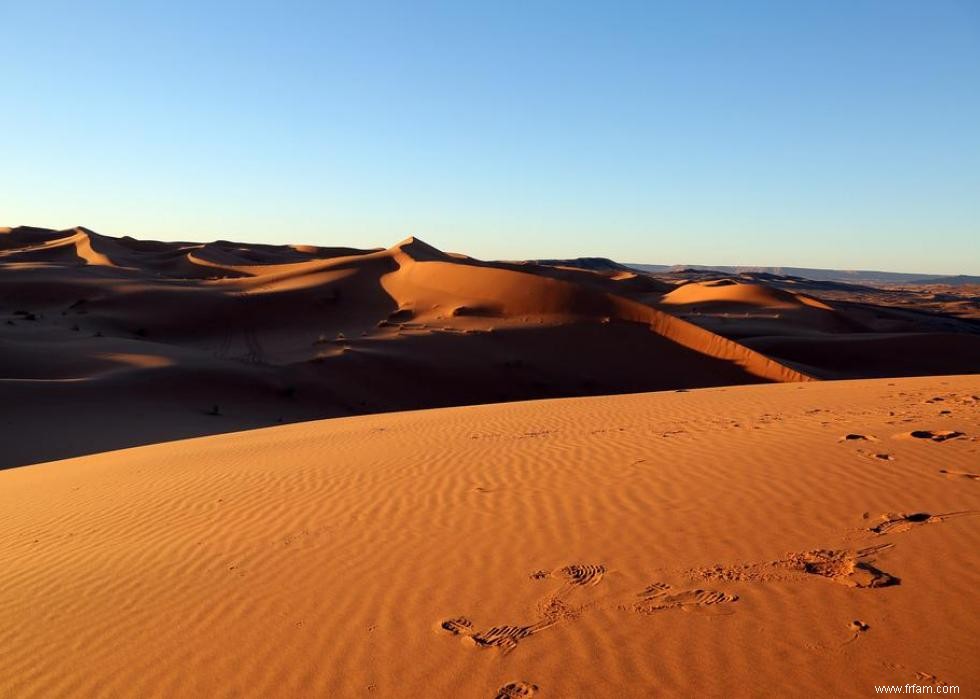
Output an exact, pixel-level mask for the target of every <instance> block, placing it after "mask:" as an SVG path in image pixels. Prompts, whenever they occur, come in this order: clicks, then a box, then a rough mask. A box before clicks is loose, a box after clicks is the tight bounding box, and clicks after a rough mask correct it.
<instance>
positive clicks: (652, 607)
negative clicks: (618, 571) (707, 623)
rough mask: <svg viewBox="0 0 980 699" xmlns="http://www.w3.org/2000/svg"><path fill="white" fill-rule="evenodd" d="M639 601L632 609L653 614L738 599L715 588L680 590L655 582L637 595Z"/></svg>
mask: <svg viewBox="0 0 980 699" xmlns="http://www.w3.org/2000/svg"><path fill="white" fill-rule="evenodd" d="M637 596H638V597H640V598H641V599H640V601H639V602H635V603H634V604H633V611H634V612H639V613H641V614H653V613H654V612H659V611H663V610H665V609H683V610H685V611H695V610H698V609H699V608H703V607H711V606H714V605H717V604H725V603H728V602H735V601H737V600H738V595H727V594H725V593H724V592H717V591H715V590H700V589H698V590H681V591H679V592H678V591H674V589H673V588H672V587H671V586H670V585H668V584H666V583H660V582H656V583H653V584H652V585H650V586H649V587H647V588H646V589H645V590H643V592H641V593H639V594H638V595H637Z"/></svg>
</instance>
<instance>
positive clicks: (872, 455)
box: [858, 449, 895, 461]
mask: <svg viewBox="0 0 980 699" xmlns="http://www.w3.org/2000/svg"><path fill="white" fill-rule="evenodd" d="M858 453H859V454H860V455H861V456H863V457H865V458H868V459H875V460H877V461H894V460H895V457H894V456H892V455H891V454H889V453H887V452H883V451H867V450H866V449H858Z"/></svg>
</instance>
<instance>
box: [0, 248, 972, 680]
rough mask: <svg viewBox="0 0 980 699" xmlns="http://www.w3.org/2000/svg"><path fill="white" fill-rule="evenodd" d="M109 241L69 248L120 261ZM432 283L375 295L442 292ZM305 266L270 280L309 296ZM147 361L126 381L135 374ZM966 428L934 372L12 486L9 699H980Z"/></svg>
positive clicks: (178, 453)
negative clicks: (883, 697)
mask: <svg viewBox="0 0 980 699" xmlns="http://www.w3.org/2000/svg"><path fill="white" fill-rule="evenodd" d="M52 247H53V248H54V247H55V246H54V245H52ZM97 248H98V246H93V248H92V249H91V250H90V249H89V248H88V247H86V246H85V244H84V243H82V242H79V241H77V240H76V241H74V242H73V241H66V242H61V243H58V244H57V247H56V248H55V249H56V250H62V249H64V250H65V252H57V254H59V255H61V254H64V255H68V254H71V255H76V256H84V257H85V259H86V260H87V261H88V263H89V265H88V266H98V265H104V264H108V263H107V262H106V261H105V260H104V259H103V256H105V257H108V258H109V260H111V263H112V264H120V261H119V260H118V259H117V258H118V257H119V256H120V253H118V252H116V251H114V250H112V249H105V250H101V251H100V250H98V249H97ZM53 254H54V253H52V256H53ZM195 254H196V255H200V256H201V257H202V259H204V253H202V252H198V253H195ZM208 259H210V260H211V263H212V264H222V265H225V266H235V267H241V266H243V265H239V264H238V263H237V261H236V260H229V259H226V258H224V257H222V256H221V255H218V254H214V255H211V256H210V257H209V258H208ZM377 259H379V260H382V261H381V262H375V263H373V264H385V265H387V264H389V262H388V260H390V259H391V257H390V256H389V257H379V258H377ZM232 262H235V263H236V264H234V265H233V264H231V263H232ZM283 264H284V265H287V266H288V264H289V262H288V261H287V262H284V263H283ZM424 264H430V263H429V262H420V263H418V268H417V273H411V274H408V275H404V276H402V275H400V273H399V271H398V270H394V269H393V270H392V271H391V272H389V274H391V275H393V276H391V277H390V278H387V279H386V280H385V287H386V288H388V289H390V292H391V294H392V295H393V296H394V297H395V298H396V299H397V298H400V297H402V295H407V294H408V291H407V290H408V289H409V288H417V289H427V290H430V291H431V292H432V293H433V294H440V296H439V297H440V298H444V296H442V295H443V294H445V293H447V292H446V291H445V290H444V289H442V288H441V287H440V283H441V282H442V280H445V279H446V278H447V274H444V272H447V270H444V269H441V268H437V267H432V268H426V267H423V265H424ZM431 264H436V265H452V264H455V263H453V262H446V261H444V260H439V261H433V262H431ZM311 266H313V265H311ZM400 269H401V270H402V271H403V269H404V268H403V267H402V268H400ZM331 270H332V271H331ZM337 272H338V270H334V269H333V268H332V267H330V265H325V269H324V270H323V271H318V272H312V271H311V272H310V274H334V273H337ZM430 272H431V274H432V275H433V276H432V277H431V278H430V277H428V276H427V275H429V274H430ZM498 272H499V270H496V269H491V270H490V271H489V272H488V273H490V274H497V273H498ZM499 273H500V274H504V273H503V272H499ZM290 274H291V273H290V272H288V271H286V272H285V273H284V276H283V277H282V279H281V280H280V281H277V282H274V284H281V285H284V287H290V286H292V287H295V288H297V289H299V288H303V287H302V284H300V281H299V278H294V277H291V276H290ZM508 279H509V278H508V277H506V275H504V277H503V278H501V279H499V280H497V281H495V282H494V284H496V285H497V288H500V286H501V285H505V284H506V283H507V281H508ZM456 281H458V282H459V285H458V286H457V287H455V288H457V289H459V290H460V291H459V293H460V294H461V298H460V300H459V302H458V303H460V304H463V303H464V299H463V298H462V297H465V303H470V304H472V303H474V300H475V298H474V297H475V295H476V291H472V290H471V289H470V288H468V287H466V285H465V283H464V281H465V280H456ZM545 286H547V287H548V288H549V289H552V291H553V292H554V294H555V296H554V299H555V300H554V301H553V303H555V304H558V305H559V306H561V307H564V304H566V303H569V300H568V299H567V298H564V297H562V295H563V294H566V293H570V292H568V290H567V289H566V287H564V286H560V285H559V286H556V287H554V288H552V287H551V286H550V285H549V284H545ZM256 292H257V293H258V292H259V290H258V289H256ZM147 293H148V294H151V292H149V291H148V292H147ZM420 293H421V292H420ZM515 296H519V295H516V294H515ZM260 298H261V294H260ZM415 298H423V297H422V296H421V295H420V296H417V297H415ZM583 298H584V297H583ZM591 298H592V297H589V299H591ZM675 298H680V295H678V296H677V297H675ZM589 299H586V300H583V301H581V303H582V304H583V306H582V307H581V308H583V309H584V310H582V312H583V313H590V312H592V311H591V310H588V309H589V308H590V307H589V304H590V303H592V300H589ZM743 300H744V299H743ZM776 300H777V301H778V302H779V303H786V304H790V305H792V306H793V308H798V309H799V310H801V311H807V312H809V311H810V310H820V308H819V306H814V305H811V304H809V303H807V302H806V301H805V300H804V301H803V302H802V303H803V305H802V306H796V305H793V304H795V303H796V301H794V300H792V299H785V298H783V297H778V298H777V299H776ZM727 302H728V301H726V303H727ZM739 302H741V300H740V301H739ZM514 303H515V304H517V303H519V301H518V300H517V299H515V300H514ZM536 303H537V302H536ZM549 303H551V302H550V301H549ZM601 303H610V304H611V305H612V306H615V307H616V310H615V311H612V310H609V311H608V312H609V313H621V314H634V313H636V314H640V313H641V311H640V310H637V309H635V308H634V307H633V306H629V305H622V306H619V305H617V304H615V303H612V302H609V301H607V300H601ZM617 303H618V302H617ZM121 308H122V307H120V311H119V312H120V313H123V310H121ZM605 308H608V307H605ZM524 310H525V309H519V308H517V307H515V308H514V309H511V310H508V311H507V312H508V313H521V312H523V311H524ZM642 313H646V311H642ZM651 318H653V319H654V320H652V321H651V322H650V324H651V325H654V326H657V323H656V322H655V320H656V317H654V316H651ZM644 322H645V323H646V320H645V321H644ZM658 327H660V328H661V331H660V332H663V333H664V335H663V336H666V334H667V333H668V331H671V330H672V328H673V326H672V323H670V322H665V323H663V324H662V325H660V326H658ZM677 327H682V328H683V332H681V333H680V334H681V335H682V336H684V338H683V339H684V341H687V340H688V338H690V337H695V338H697V337H701V336H700V335H698V333H690V334H688V333H689V331H688V330H687V329H686V326H677ZM673 329H676V328H673ZM161 332H163V331H162V330H161ZM684 346H688V345H684ZM716 349H717V352H718V353H720V354H724V353H726V352H728V351H729V350H728V346H726V345H724V344H718V345H716ZM114 351H115V352H123V348H122V347H116V348H115V349H114ZM130 354H139V355H140V356H141V357H143V358H142V359H139V360H137V359H133V358H129V359H125V360H119V359H114V360H109V361H112V362H116V363H118V362H123V363H126V362H128V363H129V364H130V365H134V366H138V367H140V371H142V370H143V368H144V367H146V366H147V365H146V362H148V361H149V360H147V359H146V356H147V355H148V354H150V353H149V352H136V351H135V350H133V351H131V352H130ZM160 354H161V355H164V353H163V352H161V353H160ZM746 356H748V355H746ZM165 358H166V357H165ZM86 361H88V360H86ZM188 361H189V362H190V361H192V360H191V359H188ZM146 370H147V371H153V370H156V369H151V368H146ZM65 373H69V374H70V373H71V371H69V369H65ZM66 378H67V377H66ZM105 427H106V428H109V427H110V426H109V425H105ZM64 428H65V426H64V425H63V424H62V423H61V422H59V421H58V420H54V419H53V420H52V421H51V422H50V424H49V425H48V429H49V432H48V438H49V439H52V440H57V439H58V435H59V433H60V431H61V430H62V429H64ZM978 435H980V378H978V377H976V376H947V377H932V378H904V379H877V380H858V381H817V382H802V383H770V384H766V385H755V386H729V387H719V388H708V389H701V390H693V391H681V392H676V391H668V392H657V393H646V394H636V395H628V396H625V395H624V396H610V397H584V398H583V397H580V398H568V399H560V400H543V401H531V402H518V403H509V404H499V405H487V406H476V407H456V408H440V409H432V410H423V411H416V412H401V413H390V414H378V415H365V416H356V417H349V418H341V419H335V420H324V421H314V422H306V423H302V424H295V425H284V426H279V427H272V428H267V429H258V430H252V431H248V432H241V433H233V434H223V435H214V436H208V437H202V438H198V439H189V440H185V441H177V442H172V443H166V444H157V445H150V446H144V447H138V448H130V449H125V450H120V451H112V452H107V453H102V454H95V455H90V456H83V457H79V458H74V459H70V460H64V461H55V462H51V463H44V464H39V465H34V466H30V467H23V468H14V469H8V470H6V471H3V472H0V696H4V697H7V696H10V697H60V696H105V697H123V696H127V697H128V696H140V697H173V696H202V697H203V696H208V697H232V696H263V697H268V696H276V697H300V696H306V697H313V696H318V697H326V696H336V697H348V696H350V697H354V696H379V697H488V698H493V697H505V698H506V697H524V696H532V695H533V696H537V697H645V696H821V695H823V696H833V695H836V696H855V697H858V696H870V695H873V693H874V690H873V685H875V684H883V683H895V684H898V683H902V684H904V683H906V682H918V683H920V684H928V683H934V684H938V683H943V682H945V683H949V684H956V685H959V686H960V687H961V688H962V689H961V694H960V695H961V696H970V695H971V693H974V694H975V692H977V691H978V690H980V664H978V663H977V660H976V658H977V656H978V645H977V638H978V632H980V606H978V605H980V602H978V596H977V590H978V587H980V568H978V566H977V565H976V552H977V551H978V550H980V444H978V442H977V437H978ZM8 437H9V435H8Z"/></svg>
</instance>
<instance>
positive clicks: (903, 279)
mask: <svg viewBox="0 0 980 699" xmlns="http://www.w3.org/2000/svg"><path fill="white" fill-rule="evenodd" d="M626 266H628V267H630V268H632V269H636V270H640V271H643V272H669V271H679V270H697V271H716V272H722V273H725V274H744V273H762V274H773V275H776V276H780V277H803V278H805V279H813V280H815V281H830V282H848V283H855V284H862V283H873V284H910V285H921V284H947V285H951V286H958V285H963V284H980V277H977V276H971V275H968V274H921V273H915V272H879V271H874V270H859V269H820V268H815V267H756V266H752V265H740V266H734V267H733V266H727V265H648V264H629V265H626Z"/></svg>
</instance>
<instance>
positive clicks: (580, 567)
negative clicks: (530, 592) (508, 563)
mask: <svg viewBox="0 0 980 699" xmlns="http://www.w3.org/2000/svg"><path fill="white" fill-rule="evenodd" d="M605 574H606V566H604V565H591V564H588V565H587V564H573V565H567V566H564V567H563V568H558V569H557V570H536V571H534V572H533V573H531V576H530V577H531V579H532V580H544V579H545V578H558V579H559V580H564V581H565V582H566V583H568V584H569V585H598V584H599V581H600V580H602V576H603V575H605Z"/></svg>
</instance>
